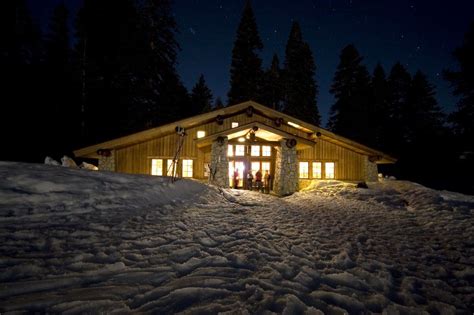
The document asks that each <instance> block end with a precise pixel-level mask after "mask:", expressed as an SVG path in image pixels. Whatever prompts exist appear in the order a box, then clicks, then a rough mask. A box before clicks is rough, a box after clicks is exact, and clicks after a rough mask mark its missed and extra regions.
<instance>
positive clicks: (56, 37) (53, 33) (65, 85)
mask: <svg viewBox="0 0 474 315" xmlns="http://www.w3.org/2000/svg"><path fill="white" fill-rule="evenodd" d="M68 24H69V12H68V9H67V7H66V6H65V5H64V4H63V3H61V4H59V5H58V6H57V7H56V8H55V9H54V12H53V15H52V17H51V21H50V24H49V31H48V33H47V36H46V39H45V48H46V51H45V73H44V81H45V82H44V83H45V91H46V93H45V94H46V98H45V104H47V105H45V106H44V112H45V114H46V117H44V121H45V129H46V130H47V133H48V134H47V137H48V138H49V141H48V143H50V146H51V147H50V148H48V154H49V155H52V156H57V157H60V156H61V155H62V154H70V152H68V151H70V150H72V149H73V147H72V146H73V145H75V144H76V143H77V142H76V141H77V140H78V136H79V131H80V129H79V128H80V125H79V120H78V117H79V114H80V112H79V103H78V102H77V97H74V94H75V93H76V92H77V90H76V89H75V86H74V78H73V71H72V70H73V69H72V66H71V49H70V37H69V27H68Z"/></svg>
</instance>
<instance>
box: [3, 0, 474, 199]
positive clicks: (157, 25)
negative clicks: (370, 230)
mask: <svg viewBox="0 0 474 315" xmlns="http://www.w3.org/2000/svg"><path fill="white" fill-rule="evenodd" d="M171 4H172V3H171V0H119V1H114V0H85V1H84V4H83V7H82V8H81V9H80V10H79V12H78V14H77V16H73V17H72V16H70V13H69V12H68V9H67V7H66V6H64V5H63V4H60V5H59V6H58V7H57V8H56V9H55V10H54V13H53V15H52V17H51V19H50V23H49V26H48V28H47V29H46V30H45V32H44V34H42V33H41V30H40V28H39V27H38V26H37V25H35V24H34V22H33V20H32V17H31V13H30V12H29V10H28V7H27V6H26V3H25V0H14V1H5V2H2V4H0V14H1V16H0V21H1V23H2V25H1V27H0V32H1V33H2V34H1V35H2V40H1V41H0V45H1V46H0V66H1V69H2V71H1V73H0V77H1V81H2V82H1V89H2V90H1V97H2V102H1V103H2V104H1V107H2V115H1V117H2V119H1V126H2V127H1V128H2V139H3V145H2V147H3V148H4V149H2V151H1V152H2V154H1V155H2V156H1V159H3V160H23V161H36V162H39V161H41V160H42V158H44V156H46V155H52V156H55V157H57V158H58V157H60V156H61V155H63V154H65V153H66V154H70V152H71V150H72V149H76V148H78V147H81V146H83V145H87V144H92V143H96V142H99V141H103V140H107V139H111V138H114V137H118V136H121V135H125V134H129V133H132V132H136V131H140V130H144V129H147V128H150V127H154V126H158V125H161V124H163V123H167V122H171V121H175V120H178V119H181V118H184V117H187V116H193V115H196V114H199V113H202V112H206V111H209V110H212V109H214V108H221V107H223V106H224V104H223V102H222V100H221V99H220V98H219V97H217V98H216V99H215V100H214V98H213V95H212V91H211V90H210V89H209V88H208V87H207V84H206V81H205V78H204V76H202V75H201V76H200V77H199V78H196V79H197V81H196V84H195V86H194V87H193V88H192V90H191V91H190V92H188V91H187V89H186V88H185V87H184V85H183V83H182V82H181V79H180V77H179V75H178V74H177V71H176V63H177V54H178V52H179V50H180V47H179V43H178V42H177V41H176V33H177V32H178V28H177V24H176V21H175V19H174V17H173V14H172V7H171ZM71 19H73V20H74V21H75V23H74V27H73V29H70V28H69V21H70V20H71ZM460 44H461V43H460ZM473 46H474V26H472V27H471V29H470V30H469V31H468V33H467V34H466V38H465V42H464V43H462V44H461V45H460V48H458V49H457V50H456V51H455V52H454V58H455V59H456V60H457V61H458V63H459V70H458V71H450V70H447V71H445V78H446V79H447V80H448V81H449V82H451V83H452V85H453V90H454V94H455V95H458V96H459V97H460V102H459V104H458V108H457V110H456V111H455V112H454V113H452V114H450V115H447V114H446V113H443V112H442V110H441V109H440V106H439V104H438V103H437V100H436V97H435V87H434V86H433V85H432V84H431V83H430V82H429V81H428V80H427V77H426V75H424V74H423V73H422V72H421V71H417V72H416V73H409V72H408V70H407V69H406V68H405V67H404V66H403V65H402V64H401V63H397V64H395V65H393V67H392V68H391V69H383V67H382V66H381V65H380V64H379V65H377V66H376V67H375V69H374V70H373V72H370V71H369V69H367V67H366V66H365V65H364V61H363V56H361V55H360V54H359V52H358V51H357V49H356V47H355V46H354V45H348V46H346V47H344V48H343V49H342V51H341V53H340V62H339V65H338V67H337V69H336V72H335V75H334V78H333V84H332V86H331V93H332V94H333V95H334V98H335V103H334V104H332V107H331V113H330V118H329V122H328V128H329V129H330V130H332V131H334V132H336V133H338V134H341V135H343V136H345V137H348V138H350V139H353V140H356V141H359V142H361V143H364V144H367V145H369V146H372V147H374V148H377V149H380V150H382V151H384V152H387V153H389V154H391V155H393V156H395V157H397V158H398V159H399V161H398V162H397V164H396V165H394V166H388V167H383V168H382V170H383V171H384V172H386V173H388V174H394V175H396V176H397V177H399V178H404V179H411V180H415V181H419V182H421V183H424V184H427V185H432V186H435V187H437V188H446V189H456V190H462V191H466V192H471V193H473V184H472V180H471V176H472V175H474V174H473V171H472V168H473V164H474V163H473V153H472V152H473V151H474V148H473V143H474V141H473V139H474V135H473V126H474V114H473V112H474V110H473V104H474V97H473V95H474V83H473V77H474V70H473V69H474V65H473V64H474V60H473V56H474V48H473ZM262 49H263V44H262V41H261V39H260V36H259V33H258V27H257V22H256V19H255V15H254V13H253V10H252V7H251V3H250V1H247V3H246V5H245V8H244V10H243V13H242V18H241V21H240V23H239V25H238V28H237V32H236V38H235V42H234V47H233V50H232V62H231V65H230V90H229V93H228V95H227V96H228V102H227V104H235V103H238V102H241V101H246V100H249V99H252V100H255V101H258V102H261V103H262V104H265V105H266V106H269V107H272V108H274V109H277V110H280V111H283V112H285V113H288V114H290V115H293V116H295V117H298V118H301V119H302V120H305V121H308V122H311V123H314V124H317V125H320V123H321V117H320V114H319V110H318V105H317V96H318V89H319V88H318V84H317V82H316V80H315V73H316V71H317V64H316V61H315V60H316V59H315V56H314V55H313V53H312V51H311V49H310V47H309V44H308V43H307V42H306V41H305V40H304V38H303V34H302V31H301V28H300V26H299V24H298V23H297V22H294V23H293V25H292V27H291V30H290V32H289V36H288V40H287V44H286V49H285V55H284V58H283V59H282V62H280V59H279V58H278V56H277V55H276V54H275V55H274V56H273V59H272V61H271V65H270V67H269V68H268V69H265V68H264V67H263V66H262V64H263V62H262V59H261V57H260V52H261V50H262ZM386 70H387V72H386Z"/></svg>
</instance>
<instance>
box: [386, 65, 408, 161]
mask: <svg viewBox="0 0 474 315" xmlns="http://www.w3.org/2000/svg"><path fill="white" fill-rule="evenodd" d="M410 86H411V75H410V73H409V72H408V71H407V69H406V68H405V67H404V66H403V65H402V64H401V63H399V62H397V63H396V64H395V65H394V66H393V67H392V70H391V71H390V75H389V77H388V103H389V112H388V115H389V120H388V123H387V126H386V138H385V141H386V143H388V146H389V147H387V152H389V153H392V154H394V155H395V156H399V155H400V154H401V152H402V150H403V148H404V146H405V145H406V144H407V140H408V134H409V131H408V130H407V128H406V124H405V121H404V119H405V117H406V116H407V112H408V111H409V104H408V93H409V91H410Z"/></svg>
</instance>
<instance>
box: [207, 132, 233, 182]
mask: <svg viewBox="0 0 474 315" xmlns="http://www.w3.org/2000/svg"><path fill="white" fill-rule="evenodd" d="M210 171H211V172H210V174H209V183H210V184H213V185H216V186H219V187H225V188H227V187H229V160H228V159H227V138H224V141H223V143H222V144H220V143H219V142H217V141H214V142H212V147H211V169H210Z"/></svg>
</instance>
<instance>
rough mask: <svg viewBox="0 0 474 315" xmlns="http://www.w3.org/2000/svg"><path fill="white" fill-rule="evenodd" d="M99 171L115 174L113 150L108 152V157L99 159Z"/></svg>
mask: <svg viewBox="0 0 474 315" xmlns="http://www.w3.org/2000/svg"><path fill="white" fill-rule="evenodd" d="M99 170H100V171H111V172H115V150H110V156H100V157H99Z"/></svg>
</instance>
